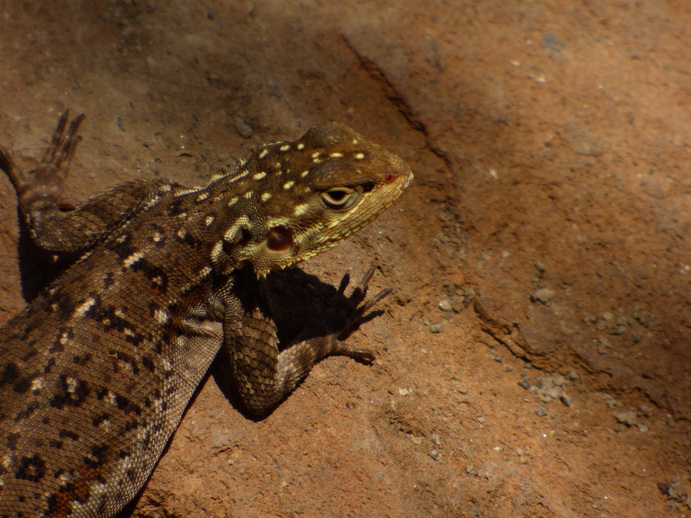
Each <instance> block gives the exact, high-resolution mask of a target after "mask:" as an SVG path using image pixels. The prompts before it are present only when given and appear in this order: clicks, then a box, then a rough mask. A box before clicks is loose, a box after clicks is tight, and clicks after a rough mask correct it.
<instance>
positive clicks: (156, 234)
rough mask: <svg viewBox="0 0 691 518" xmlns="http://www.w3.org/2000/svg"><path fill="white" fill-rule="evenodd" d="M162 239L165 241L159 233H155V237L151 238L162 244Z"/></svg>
mask: <svg viewBox="0 0 691 518" xmlns="http://www.w3.org/2000/svg"><path fill="white" fill-rule="evenodd" d="M162 239H163V236H162V235H161V234H160V233H158V232H154V235H153V236H151V240H152V241H153V242H154V243H160V242H161V240H162Z"/></svg>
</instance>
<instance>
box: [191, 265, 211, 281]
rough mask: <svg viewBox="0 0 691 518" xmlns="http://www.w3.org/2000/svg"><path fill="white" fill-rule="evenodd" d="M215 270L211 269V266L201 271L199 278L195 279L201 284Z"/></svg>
mask: <svg viewBox="0 0 691 518" xmlns="http://www.w3.org/2000/svg"><path fill="white" fill-rule="evenodd" d="M212 271H213V270H212V269H211V266H205V267H204V268H202V269H201V270H199V273H198V274H197V278H196V279H195V281H196V282H199V281H200V280H202V279H204V278H206V276H207V275H209V274H210V273H211V272H212Z"/></svg>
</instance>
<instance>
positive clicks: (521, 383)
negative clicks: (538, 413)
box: [518, 380, 532, 390]
mask: <svg viewBox="0 0 691 518" xmlns="http://www.w3.org/2000/svg"><path fill="white" fill-rule="evenodd" d="M518 386H519V387H521V388H524V389H526V390H530V387H531V386H532V385H531V384H530V382H529V381H526V380H523V381H519V382H518Z"/></svg>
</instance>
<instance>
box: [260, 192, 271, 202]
mask: <svg viewBox="0 0 691 518" xmlns="http://www.w3.org/2000/svg"><path fill="white" fill-rule="evenodd" d="M269 198H271V193H270V192H263V193H262V201H266V200H268V199H269Z"/></svg>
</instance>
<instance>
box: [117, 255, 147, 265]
mask: <svg viewBox="0 0 691 518" xmlns="http://www.w3.org/2000/svg"><path fill="white" fill-rule="evenodd" d="M143 258H144V252H135V253H133V254H132V255H130V256H128V257H125V259H124V260H123V261H122V264H123V266H124V267H125V268H129V267H131V266H132V265H133V264H136V263H138V262H139V261H141V260H142V259H143Z"/></svg>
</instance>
